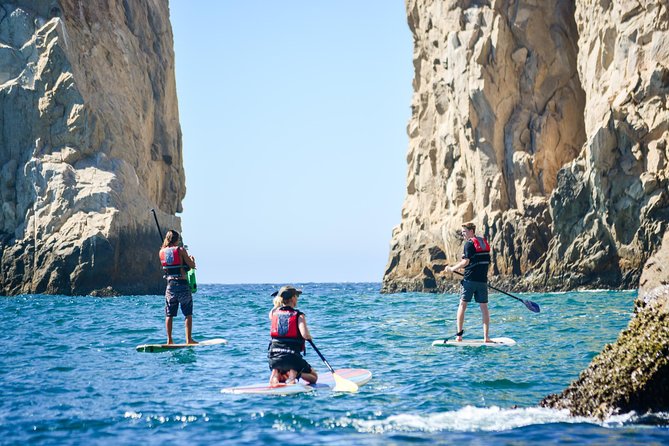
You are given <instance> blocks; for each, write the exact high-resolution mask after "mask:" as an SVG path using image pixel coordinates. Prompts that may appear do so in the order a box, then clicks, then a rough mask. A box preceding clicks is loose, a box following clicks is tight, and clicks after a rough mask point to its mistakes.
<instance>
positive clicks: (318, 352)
mask: <svg viewBox="0 0 669 446" xmlns="http://www.w3.org/2000/svg"><path fill="white" fill-rule="evenodd" d="M307 341H309V344H311V346H312V347H313V349H314V351H315V352H316V353H317V354H318V356H320V357H321V359H322V360H323V363H325V365H326V366H327V367H328V369H330V371H331V372H332V373H334V372H335V371H334V369H333V368H332V366H331V365H330V363H329V362H328V360H327V359H325V356H323V355H322V354H321V352H320V351H319V350H318V347H316V344H314V341H312V340H311V339H307Z"/></svg>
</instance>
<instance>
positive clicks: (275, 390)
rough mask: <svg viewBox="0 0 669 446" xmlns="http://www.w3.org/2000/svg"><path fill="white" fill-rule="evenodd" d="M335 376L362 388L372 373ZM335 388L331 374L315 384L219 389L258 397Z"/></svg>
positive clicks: (348, 371)
mask: <svg viewBox="0 0 669 446" xmlns="http://www.w3.org/2000/svg"><path fill="white" fill-rule="evenodd" d="M335 372H337V375H339V376H341V377H342V378H344V379H347V380H349V381H352V382H354V383H356V384H357V385H358V386H363V385H365V384H367V383H368V382H369V380H370V379H372V372H370V371H369V370H365V369H338V370H335ZM334 386H335V380H334V378H333V377H332V373H331V372H327V373H324V374H322V375H319V376H318V382H317V383H316V384H313V385H312V384H307V383H306V382H305V381H302V380H299V381H298V382H297V384H279V385H278V386H274V387H270V386H269V385H268V384H267V381H265V382H263V383H258V384H252V385H250V386H240V387H228V388H226V389H221V393H235V394H259V395H294V394H296V393H306V392H313V391H314V390H332V389H333V388H334Z"/></svg>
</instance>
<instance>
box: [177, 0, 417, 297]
mask: <svg viewBox="0 0 669 446" xmlns="http://www.w3.org/2000/svg"><path fill="white" fill-rule="evenodd" d="M170 20H171V23H172V31H173V34H174V50H175V58H176V82H177V96H178V101H179V118H180V122H181V131H182V133H183V154H184V168H185V172H186V188H187V192H186V198H185V200H184V201H183V213H181V214H179V216H180V217H181V221H182V236H183V239H184V242H185V244H186V245H188V250H189V252H190V254H192V255H193V256H195V260H196V263H197V277H198V282H200V283H231V284H239V283H277V284H280V283H294V284H299V283H307V282H380V281H381V279H382V277H383V272H384V270H385V267H386V264H387V262H388V255H389V252H390V240H391V235H392V229H393V227H394V226H396V225H398V224H399V223H400V221H401V209H402V204H403V201H404V195H405V191H406V174H407V164H406V153H407V149H408V137H407V134H406V127H407V123H408V120H409V117H410V114H411V108H410V105H411V95H412V86H411V82H412V78H413V62H412V54H413V42H412V36H411V32H410V31H409V28H408V25H407V20H406V10H405V6H404V1H403V0H364V1H361V0H330V1H327V0H324V1H313V0H311V1H307V0H294V1H284V2H279V1H275V0H274V1H272V0H265V1H260V0H222V1H221V0H210V1H204V0H202V1H198V2H194V1H192V0H170Z"/></svg>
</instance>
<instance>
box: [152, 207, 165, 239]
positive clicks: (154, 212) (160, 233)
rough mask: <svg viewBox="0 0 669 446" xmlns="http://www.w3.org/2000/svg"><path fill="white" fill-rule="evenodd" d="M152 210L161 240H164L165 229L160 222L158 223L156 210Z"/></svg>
mask: <svg viewBox="0 0 669 446" xmlns="http://www.w3.org/2000/svg"><path fill="white" fill-rule="evenodd" d="M151 212H152V213H153V219H154V220H155V221H156V227H157V228H158V234H159V235H160V241H161V242H162V241H163V239H164V237H163V231H162V230H161V229H160V223H158V216H157V215H156V211H155V210H153V209H151Z"/></svg>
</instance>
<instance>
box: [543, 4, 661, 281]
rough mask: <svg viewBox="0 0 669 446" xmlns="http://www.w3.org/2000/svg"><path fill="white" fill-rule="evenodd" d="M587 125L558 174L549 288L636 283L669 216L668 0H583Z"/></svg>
mask: <svg viewBox="0 0 669 446" xmlns="http://www.w3.org/2000/svg"><path fill="white" fill-rule="evenodd" d="M576 5H577V8H576V21H577V23H578V28H579V56H578V61H579V62H578V66H579V73H580V77H581V80H582V85H583V87H584V89H585V91H586V92H587V96H588V99H587V105H586V108H585V115H584V117H585V127H586V132H587V135H588V139H587V142H586V144H585V145H584V147H583V151H582V153H581V155H580V156H579V158H578V159H577V160H575V161H574V162H572V163H571V164H569V165H568V166H566V167H565V168H564V169H563V170H562V171H561V172H560V173H559V175H558V187H557V188H556V190H555V192H554V194H553V196H552V197H551V213H552V214H553V216H554V226H553V232H554V237H553V239H552V240H551V243H550V248H549V249H550V250H549V254H548V256H547V261H546V263H545V269H544V271H543V273H542V277H539V278H537V279H538V280H539V281H542V282H543V283H545V284H546V286H547V288H548V289H554V288H574V287H577V286H591V287H622V288H635V287H636V286H637V285H638V283H639V276H640V274H641V270H642V267H643V265H644V263H645V261H646V259H648V256H649V255H650V254H652V253H653V252H655V251H656V250H657V248H658V247H659V246H660V244H661V240H662V236H663V234H664V231H665V229H666V225H667V222H668V221H669V196H668V195H667V193H668V190H667V174H668V173H669V171H668V166H667V143H668V142H669V110H668V109H669V103H668V102H667V93H669V10H668V9H667V2H665V1H658V0H643V1H634V2H614V1H598V2H590V1H585V0H583V1H577V2H576Z"/></svg>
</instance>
